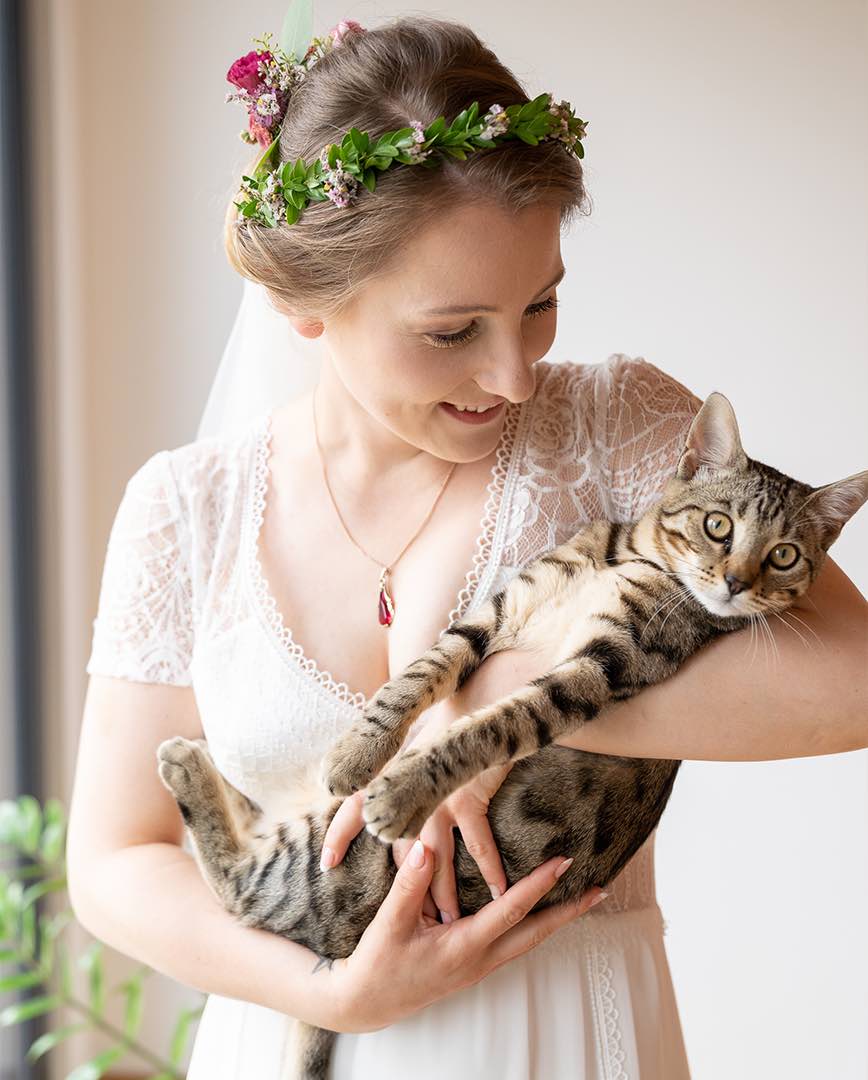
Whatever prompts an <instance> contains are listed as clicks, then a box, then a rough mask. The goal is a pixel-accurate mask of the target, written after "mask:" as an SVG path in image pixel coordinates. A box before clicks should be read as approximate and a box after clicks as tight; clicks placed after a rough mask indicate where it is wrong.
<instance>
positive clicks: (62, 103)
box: [33, 0, 868, 1080]
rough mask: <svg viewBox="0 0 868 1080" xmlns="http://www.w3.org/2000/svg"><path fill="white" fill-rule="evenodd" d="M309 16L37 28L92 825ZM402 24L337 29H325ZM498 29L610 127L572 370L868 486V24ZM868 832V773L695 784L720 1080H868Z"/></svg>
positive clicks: (715, 1068)
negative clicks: (95, 671) (96, 732)
mask: <svg viewBox="0 0 868 1080" xmlns="http://www.w3.org/2000/svg"><path fill="white" fill-rule="evenodd" d="M284 8H285V4H284V2H283V0H281V2H279V3H278V2H276V0H268V2H266V0H250V2H248V3H246V4H243V5H239V4H230V3H226V2H221V3H217V4H215V3H213V2H207V3H206V2H205V0H186V2H185V3H183V4H178V3H170V2H168V0H148V2H147V3H138V2H135V3H134V2H132V0H34V3H33V11H34V13H35V15H36V16H37V18H38V21H39V26H40V34H39V38H38V42H39V53H40V60H39V63H40V70H41V71H42V72H43V73H44V74H45V75H46V79H47V81H46V84H45V85H44V87H40V88H38V90H37V92H38V93H39V94H40V95H44V97H45V100H44V108H43V109H42V111H41V116H42V121H43V123H44V124H45V130H46V132H47V131H51V137H50V138H42V139H41V145H42V146H43V149H44V151H45V162H43V172H42V175H41V176H40V177H39V178H38V183H39V184H40V185H41V190H42V194H43V200H42V203H41V206H42V211H43V213H42V225H43V230H44V232H43V235H42V237H41V240H40V243H41V250H42V252H43V262H42V272H43V278H44V283H45V289H46V293H45V295H46V308H45V312H44V316H43V321H42V324H41V328H42V333H43V335H44V349H43V353H44V359H45V363H44V372H45V375H44V382H45V386H44V400H45V406H46V410H47V412H46V415H47V416H48V417H49V423H48V425H47V427H46V431H45V438H46V445H47V447H48V448H49V450H50V453H51V466H50V470H49V471H50V476H49V477H48V480H49V489H48V490H49V496H48V505H47V506H46V514H47V516H48V520H49V521H50V522H51V523H52V534H53V536H54V537H55V538H56V541H57V543H56V545H55V547H54V550H53V551H52V552H51V554H50V559H49V565H47V566H46V578H47V580H48V581H49V582H50V583H52V586H53V588H52V591H51V592H50V595H49V601H48V610H47V611H46V616H47V620H48V624H49V625H51V626H53V628H54V630H55V634H54V637H53V640H52V642H51V643H50V650H49V661H50V662H49V663H48V664H47V667H46V680H47V684H48V687H49V692H50V695H51V699H50V700H51V703H52V707H51V716H52V719H53V723H54V724H55V728H54V732H53V739H52V746H53V754H52V759H51V762H50V769H51V774H52V777H53V781H54V786H55V789H56V790H57V791H58V793H60V794H61V795H62V796H63V797H64V798H66V797H68V791H69V782H70V778H71V769H72V762H73V755H74V748H75V737H76V727H77V723H78V719H79V717H80V711H81V702H82V699H83V693H84V688H85V679H86V676H85V673H84V665H85V662H86V660H87V656H88V653H89V647H90V620H91V618H92V617H93V614H94V613H95V605H96V598H97V590H98V586H99V575H100V572H101V569H102V559H103V555H104V550H105V542H106V538H107V535H108V529H109V526H110V524H111V520H112V516H113V513H114V510H115V508H116V506H117V502H118V500H119V498H120V495H121V492H122V490H123V485H124V483H125V482H126V479H127V478H128V477H129V476H130V475H131V474H132V472H134V471H135V469H136V468H138V466H139V465H140V464H141V463H142V462H143V461H144V460H145V459H146V458H147V457H148V456H149V455H150V454H151V453H153V452H154V451H155V450H157V449H160V448H163V447H173V446H177V445H179V444H181V443H183V442H186V441H188V440H190V439H191V438H193V436H194V433H195V429H196V424H197V421H198V417H199V413H200V411H201V409H202V406H203V404H204V400H205V394H206V391H207V388H208V386H209V384H210V380H211V377H212V374H213V370H214V366H215V364H216V362H217V360H218V359H219V355H220V351H221V349H222V347H223V344H224V341H225V338H226V335H227V334H228V331H229V329H230V326H231V323H232V319H233V317H234V313H235V307H236V305H237V302H238V299H239V297H240V283H239V281H238V280H237V279H236V278H235V277H234V275H233V273H232V271H231V270H230V269H229V268H228V266H227V265H226V263H225V259H224V256H223V255H222V251H221V243H220V229H221V223H222V216H223V209H224V205H225V200H226V197H227V195H228V193H229V191H228V189H229V185H230V182H231V178H232V175H233V170H234V168H235V166H237V165H240V164H241V163H242V161H244V160H245V159H246V156H247V152H246V149H245V147H244V145H243V144H242V143H241V141H240V140H239V138H238V132H239V131H240V130H241V128H242V126H243V114H242V111H241V109H240V107H239V106H237V105H232V106H229V105H226V104H224V103H223V96H224V94H225V92H226V89H227V84H226V83H225V72H226V70H227V68H228V66H229V64H230V63H231V62H232V61H233V60H234V59H235V58H236V57H237V56H239V55H241V53H243V52H245V51H247V49H249V48H250V47H251V39H252V37H253V36H256V35H259V34H260V33H261V32H263V31H264V30H266V29H272V30H274V31H275V32H278V31H279V29H280V23H281V19H282V15H283V11H284ZM399 10H401V9H391V8H389V7H387V6H385V5H376V4H372V3H356V4H353V5H352V6H351V7H350V8H341V7H339V6H338V5H336V4H334V3H331V2H330V3H326V4H322V5H318V12H317V16H316V24H315V25H316V29H317V31H318V32H323V31H324V30H325V29H327V28H328V27H330V26H331V25H333V24H334V23H335V22H336V21H337V19H338V18H340V17H351V18H356V19H358V20H359V21H361V22H362V23H363V24H367V25H374V24H375V23H376V22H377V21H379V20H380V19H381V18H382V19H385V18H387V17H389V16H391V15H392V14H397V13H398V12H399ZM404 10H405V11H406V10H411V9H404ZM412 10H426V11H431V12H436V13H440V14H443V15H446V16H451V17H456V18H464V17H465V16H466V15H467V9H466V8H462V7H461V6H460V5H458V4H457V3H455V2H451V3H444V4H441V5H440V6H438V7H437V8H436V9H435V8H422V9H412ZM471 18H472V24H473V25H474V27H475V28H476V29H477V30H478V31H479V32H480V33H481V35H482V36H483V37H484V38H485V39H486V40H488V41H489V42H490V43H491V44H492V45H493V46H494V48H495V49H496V50H497V51H498V52H499V54H500V55H501V56H502V57H503V58H504V59H505V60H506V62H507V63H509V64H510V66H512V67H513V70H514V71H515V72H516V74H517V75H518V76H519V77H520V78H523V79H526V81H527V85H528V89H529V91H530V92H531V93H532V94H533V93H538V92H540V91H542V90H544V89H551V90H553V91H554V92H555V94H556V95H557V96H559V97H564V98H567V99H568V100H570V101H571V102H572V103H573V105H574V106H575V107H576V109H577V110H578V112H579V114H580V115H581V116H583V117H584V118H586V119H587V120H588V121H589V129H588V130H589V133H588V139H587V142H586V148H587V159H586V165H587V175H588V179H589V183H590V186H591V191H592V194H593V197H594V201H595V207H596V209H595V213H594V215H593V216H592V218H591V219H590V220H589V221H588V222H586V223H584V224H582V225H581V226H580V227H579V229H578V230H577V231H576V233H575V234H574V235H573V236H571V237H570V238H568V239H566V240H565V242H564V256H565V259H566V263H567V267H568V276H567V279H566V281H565V282H564V285H563V286H562V288H561V293H560V295H561V327H560V331H559V336H558V339H557V341H556V343H555V346H554V347H553V349H552V352H551V354H550V357H551V358H553V359H560V358H568V359H571V360H584V361H588V362H593V361H599V360H602V359H604V358H605V357H606V356H607V355H608V354H609V353H611V352H615V351H618V352H627V353H630V354H633V355H643V356H645V357H646V358H647V359H649V360H651V361H653V362H655V363H657V364H658V365H660V366H661V367H664V368H666V369H667V370H669V371H671V372H672V373H673V374H674V375H676V376H677V377H678V378H680V379H682V380H683V381H684V382H685V383H687V384H688V385H689V386H691V387H692V388H693V389H694V390H695V391H696V392H697V393H699V394H700V395H705V394H706V393H708V392H709V391H710V390H712V389H721V390H724V391H725V392H726V393H727V394H728V395H729V396H730V397H731V398H732V400H733V402H734V404H735V406H736V409H737V411H738V414H739V417H740V419H741V422H742V426H743V430H744V432H745V440H746V442H747V444H748V449H749V450H750V451H751V452H752V453H753V454H755V456H757V457H760V458H762V459H764V460H768V461H771V462H773V463H775V464H778V465H779V466H780V467H782V468H784V469H785V470H787V471H790V472H792V473H793V474H794V475H798V476H799V477H801V478H803V479H805V480H808V481H810V482H814V483H819V482H824V481H827V480H830V479H833V478H836V477H838V476H839V475H843V474H845V473H848V472H852V471H855V470H856V469H858V468H861V467H865V466H866V465H868V444H866V437H865V424H864V417H865V407H866V404H868V364H866V357H868V319H866V299H865V298H866V294H868V267H866V241H868V222H866V217H868V210H866V200H865V192H866V190H868V185H866V179H868V168H866V160H868V139H866V126H868V125H866V119H868V118H866V108H868V106H866V102H868V76H866V42H865V32H866V31H865V25H866V20H865V5H864V4H863V3H855V2H845V0H835V2H831V3H826V4H822V5H818V4H809V3H807V2H793V0H735V2H733V3H730V4H726V5H720V4H712V3H698V4H697V3H686V2H684V0H658V2H656V3H654V4H648V3H645V2H643V0H623V2H621V3H618V4H599V3H598V4H574V3H567V2H566V0H563V2H561V0H548V2H546V3H544V4H541V5H539V4H538V5H535V6H534V7H533V8H532V9H530V8H528V7H527V5H524V4H518V3H517V2H513V3H506V4H504V3H503V0H498V2H497V3H494V2H492V0H484V2H482V3H475V4H474V5H473V8H472V16H471ZM46 50H47V51H48V52H46ZM48 53H50V55H51V57H52V59H51V63H50V65H46V64H45V56H46V55H48ZM52 155H53V156H52ZM49 161H51V162H52V169H53V172H51V173H49V171H48V169H47V168H46V167H45V163H46V162H49ZM866 551H868V511H863V513H862V515H861V517H860V518H859V519H857V521H855V522H854V523H853V524H852V525H851V526H850V528H849V529H848V532H847V533H846V534H845V535H844V537H843V538H842V540H841V542H840V544H839V545H838V547H837V548H836V556H837V558H838V560H839V561H840V562H841V563H842V565H844V567H845V568H846V569H847V571H848V573H850V575H851V576H852V577H853V578H854V580H856V581H857V582H858V583H859V584H860V585H861V587H862V588H863V589H865V588H868V560H866V555H865V552H866ZM866 821H868V767H866V755H865V754H861V753H860V754H850V755H841V756H838V757H835V758H826V759H810V760H805V761H798V762H772V763H758V764H753V765H733V764H720V763H690V764H688V765H686V766H685V768H684V769H683V770H682V774H681V777H680V779H679V784H678V786H677V788H676V793H675V796H674V797H673V801H672V803H671V804H670V808H669V810H667V815H666V817H665V818H664V822H663V824H662V825H661V829H660V838H659V852H660V859H659V892H660V899H661V905H662V907H663V910H664V914H665V915H666V918H667V921H668V923H669V932H668V935H667V943H668V950H669V955H670V959H671V963H672V967H673V973H674V977H675V983H676V990H677V992H678V996H679V1003H680V1006H681V1010H682V1017H683V1020H684V1026H685V1035H686V1039H687V1044H688V1049H689V1052H690V1055H691V1059H692V1063H693V1066H694V1070H695V1072H696V1075H697V1076H698V1077H701V1078H702V1080H730V1078H731V1077H733V1076H736V1075H737V1076H740V1077H744V1078H746V1080H753V1078H759V1077H765V1076H771V1075H774V1076H787V1077H788V1080H815V1078H816V1077H818V1076H821V1075H822V1076H834V1077H836V1080H863V1077H864V1075H865V1072H866V1069H868V1058H866V1053H868V1051H866V1047H865V1045H864V1037H863V1035H861V1034H860V1033H859V1032H860V1029H861V1026H862V1025H863V1024H864V1013H865V1006H866V1003H868V993H866V985H868V984H866V978H868V977H866V974H865V964H864V956H865V955H866V944H868V940H866V928H865V920H864V910H865V906H866V901H868V855H866V849H868V845H866V842H865V841H866V828H868V826H866ZM175 1000H176V999H175V998H173V999H171V1001H169V999H167V1005H166V1012H170V1011H171V1004H172V1003H173V1002H174V1001H175ZM160 1022H161V1021H160V1017H159V1016H155V1018H154V1026H155V1028H159V1027H160Z"/></svg>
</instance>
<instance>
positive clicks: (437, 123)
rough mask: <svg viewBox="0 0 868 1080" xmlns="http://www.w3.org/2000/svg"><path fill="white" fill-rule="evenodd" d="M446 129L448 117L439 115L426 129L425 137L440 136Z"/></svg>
mask: <svg viewBox="0 0 868 1080" xmlns="http://www.w3.org/2000/svg"><path fill="white" fill-rule="evenodd" d="M445 130H446V117H445V116H438V117H437V119H436V120H433V121H432V122H431V123H430V124H429V125H428V127H427V128H426V129H425V139H426V140H428V139H434V138H439V136H440V135H442V134H443V132H444V131H445Z"/></svg>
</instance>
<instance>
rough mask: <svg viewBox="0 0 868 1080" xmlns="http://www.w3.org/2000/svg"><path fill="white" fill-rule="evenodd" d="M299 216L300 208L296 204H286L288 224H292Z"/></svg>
mask: <svg viewBox="0 0 868 1080" xmlns="http://www.w3.org/2000/svg"><path fill="white" fill-rule="evenodd" d="M300 216H301V210H299V208H298V207H297V206H293V205H292V203H287V204H286V221H287V224H289V225H294V224H295V223H296V222H297V221H298V219H299V217H300Z"/></svg>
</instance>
